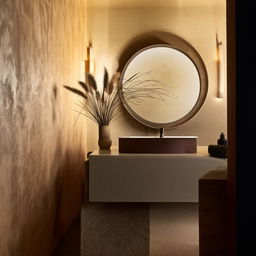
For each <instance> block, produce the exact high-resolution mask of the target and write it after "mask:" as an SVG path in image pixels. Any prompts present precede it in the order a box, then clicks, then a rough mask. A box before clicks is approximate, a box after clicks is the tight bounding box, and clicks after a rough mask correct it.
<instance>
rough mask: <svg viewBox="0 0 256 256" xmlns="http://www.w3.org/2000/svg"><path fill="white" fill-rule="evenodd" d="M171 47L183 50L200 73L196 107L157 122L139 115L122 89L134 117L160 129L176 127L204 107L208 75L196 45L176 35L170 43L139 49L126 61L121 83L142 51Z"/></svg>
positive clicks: (123, 101) (125, 105)
mask: <svg viewBox="0 0 256 256" xmlns="http://www.w3.org/2000/svg"><path fill="white" fill-rule="evenodd" d="M163 46H164V47H170V48H172V49H175V50H177V51H180V52H182V53H183V54H184V55H186V56H187V57H188V58H189V59H190V60H191V61H192V62H193V63H194V65H195V67H196V69H197V71H198V75H199V81H200V92H199V96H198V99H197V101H196V103H195V105H194V107H193V108H192V109H191V110H190V111H189V112H188V113H187V114H186V115H185V116H183V117H181V118H180V119H178V120H175V121H172V122H169V123H155V122H151V121H148V120H146V119H144V118H142V117H141V116H140V115H138V114H137V113H135V112H134V111H133V109H132V108H131V107H130V106H129V105H128V103H127V102H126V101H125V98H124V96H123V94H122V90H121V92H120V97H121V100H122V103H123V105H124V107H125V109H126V110H127V111H128V113H129V114H130V115H131V116H132V117H133V118H134V119H136V120H137V121H138V122H140V123H142V124H144V125H145V126H148V127H151V128H155V129H159V128H171V127H175V126H179V125H181V124H183V123H185V122H187V121H188V120H190V119H191V118H192V117H193V116H194V115H195V114H196V113H197V112H198V111H199V110H200V108H201V107H202V105H203V103H204V101H205V99H206V96H207V92H208V75H207V70H206V67H205V64H204V62H203V60H202V58H201V56H200V55H199V53H198V52H197V51H196V50H195V49H194V47H192V46H191V45H190V44H189V43H188V42H186V41H185V40H183V39H181V38H179V37H176V36H174V35H172V36H171V40H170V38H169V41H168V44H153V45H150V46H148V47H145V48H142V49H141V50H139V51H138V52H136V53H135V54H134V55H133V56H132V57H131V58H130V59H129V60H128V62H127V63H126V65H125V67H124V68H123V70H122V73H121V84H122V82H123V79H124V76H125V71H126V69H127V67H128V66H129V64H130V63H131V62H132V61H133V59H134V58H135V57H136V56H137V55H139V54H140V53H142V52H144V51H146V50H148V49H152V48H155V47H163Z"/></svg>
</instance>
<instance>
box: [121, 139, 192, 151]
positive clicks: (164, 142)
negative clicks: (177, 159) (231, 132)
mask: <svg viewBox="0 0 256 256" xmlns="http://www.w3.org/2000/svg"><path fill="white" fill-rule="evenodd" d="M196 152H197V136H165V137H163V138H161V137H157V136H128V137H119V153H141V154H187V153H196Z"/></svg>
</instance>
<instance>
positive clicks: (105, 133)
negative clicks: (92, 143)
mask: <svg viewBox="0 0 256 256" xmlns="http://www.w3.org/2000/svg"><path fill="white" fill-rule="evenodd" d="M111 144H112V141H111V138H110V126H109V125H99V140H98V145H99V148H100V149H110V147H111Z"/></svg>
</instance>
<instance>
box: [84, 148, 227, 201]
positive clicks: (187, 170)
mask: <svg viewBox="0 0 256 256" xmlns="http://www.w3.org/2000/svg"><path fill="white" fill-rule="evenodd" d="M89 165H90V171H89V201H90V202H198V180H199V178H200V177H202V176H203V175H204V174H206V173H207V172H208V171H209V170H213V169H216V168H219V167H223V166H226V159H221V158H213V157H210V156H209V155H208V152H207V147H198V149H197V153H192V154H122V153H119V152H118V149H117V148H116V149H112V150H111V151H105V152H104V151H95V152H93V153H92V154H91V155H90V158H89Z"/></svg>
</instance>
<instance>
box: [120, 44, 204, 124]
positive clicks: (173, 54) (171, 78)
mask: <svg viewBox="0 0 256 256" xmlns="http://www.w3.org/2000/svg"><path fill="white" fill-rule="evenodd" d="M136 73H140V74H142V76H141V79H143V80H149V82H150V81H158V83H155V85H156V86H158V87H162V89H163V91H165V92H166V94H165V96H164V97H162V100H159V99H157V98H155V97H150V95H149V97H145V98H144V99H143V102H142V103H140V104H135V103H133V102H129V101H128V100H126V98H125V95H123V103H124V106H125V107H126V109H127V110H128V112H129V113H130V114H131V115H132V116H133V117H134V118H135V119H137V120H138V121H139V122H141V123H143V124H145V125H147V126H150V127H153V128H159V127H172V126H176V125H179V124H181V123H182V122H184V121H186V120H188V119H190V118H191V117H192V116H193V115H194V114H195V113H196V112H197V111H198V110H199V108H200V107H201V105H202V103H203V101H204V99H205V96H206V92H207V83H204V84H202V79H201V77H200V73H199V69H198V67H197V66H196V64H195V62H194V61H193V60H192V59H191V57H189V56H188V55H187V54H186V53H184V52H182V51H181V50H180V49H177V48H175V47H173V46H170V45H163V44H161V45H153V46H149V47H146V48H144V49H142V50H140V51H139V52H137V53H136V54H135V55H133V56H132V57H131V58H130V60H129V61H128V63H127V64H126V66H125V68H124V70H123V72H122V76H121V79H122V81H123V82H124V81H126V80H127V79H129V78H130V77H131V76H132V75H134V74H136ZM205 73H206V70H205ZM205 77H207V76H206V75H205ZM202 86H204V88H203V90H202ZM205 88H206V89H205ZM149 93H150V92H149Z"/></svg>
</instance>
